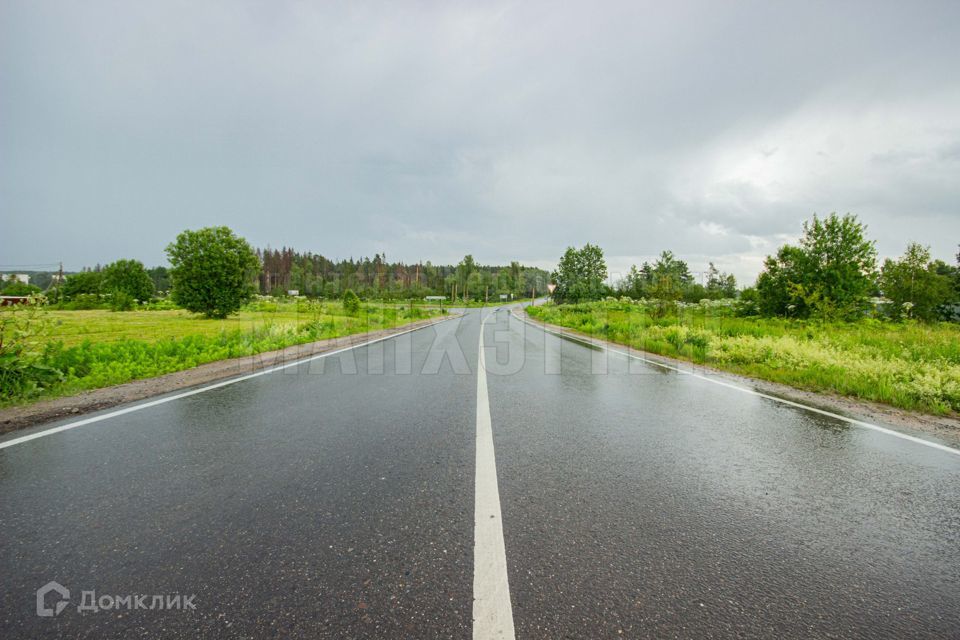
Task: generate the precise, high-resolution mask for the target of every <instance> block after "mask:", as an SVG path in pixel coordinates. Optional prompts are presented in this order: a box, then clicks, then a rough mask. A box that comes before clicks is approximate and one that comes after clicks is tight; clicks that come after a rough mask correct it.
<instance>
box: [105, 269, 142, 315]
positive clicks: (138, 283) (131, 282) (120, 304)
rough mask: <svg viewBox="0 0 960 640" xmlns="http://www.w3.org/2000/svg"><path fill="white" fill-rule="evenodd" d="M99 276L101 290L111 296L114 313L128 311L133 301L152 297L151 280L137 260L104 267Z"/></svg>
mask: <svg viewBox="0 0 960 640" xmlns="http://www.w3.org/2000/svg"><path fill="white" fill-rule="evenodd" d="M101 276H102V281H101V285H100V286H101V289H102V290H103V291H104V292H106V293H110V294H111V295H112V299H111V308H112V309H113V310H114V311H126V310H129V309H131V308H133V305H134V303H135V301H140V302H146V301H148V300H150V298H152V297H153V280H152V279H151V278H150V274H149V273H147V270H146V269H145V268H144V267H143V263H142V262H140V261H139V260H117V261H116V262H114V263H112V264H108V265H107V266H106V267H104V268H103V271H102V272H101Z"/></svg>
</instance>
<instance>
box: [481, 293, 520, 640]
mask: <svg viewBox="0 0 960 640" xmlns="http://www.w3.org/2000/svg"><path fill="white" fill-rule="evenodd" d="M480 313H481V318H482V314H483V311H481V312H480ZM495 313H496V312H494V314H495ZM491 315H493V314H491ZM489 318H490V316H487V319H489ZM486 322H487V320H486V319H481V321H480V352H479V355H478V356H477V472H476V494H475V499H474V507H473V522H474V530H473V540H474V542H473V638H474V640H489V639H490V638H504V639H507V640H513V638H514V630H513V609H512V608H511V606H510V585H509V583H508V581H507V552H506V548H505V547H504V543H503V521H502V518H501V515H500V490H499V488H498V486H497V461H496V457H495V455H494V451H493V426H492V424H491V422H490V397H489V395H488V393H487V368H486V364H485V362H484V358H483V327H484V325H485V324H486Z"/></svg>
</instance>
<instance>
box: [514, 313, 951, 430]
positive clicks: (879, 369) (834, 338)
mask: <svg viewBox="0 0 960 640" xmlns="http://www.w3.org/2000/svg"><path fill="white" fill-rule="evenodd" d="M528 312H529V313H530V315H532V316H534V317H536V318H537V319H539V320H543V321H545V322H548V323H551V324H556V325H559V326H563V327H568V328H571V329H575V330H577V331H581V332H583V333H586V334H588V335H591V336H594V337H598V338H603V339H606V340H610V341H611V342H617V343H620V344H625V345H628V346H631V347H634V348H636V349H641V350H644V351H647V352H650V353H656V354H661V355H667V356H672V357H675V358H681V359H685V360H690V361H692V362H697V363H702V364H707V365H710V366H714V367H717V368H720V369H725V370H729V371H733V372H736V373H741V374H745V375H749V376H753V377H757V378H761V379H764V380H770V381H773V382H781V383H785V384H789V385H792V386H795V387H799V388H803V389H808V390H813V391H827V392H833V393H838V394H842V395H847V396H853V397H857V398H863V399H866V400H872V401H877V402H883V403H886V404H890V405H893V406H896V407H900V408H904V409H913V410H919V411H925V412H929V413H935V414H945V413H952V412H957V411H960V326H958V325H956V324H952V323H937V324H919V323H914V322H905V323H894V322H886V321H880V320H875V319H863V320H861V321H858V322H829V323H827V322H815V321H801V320H785V319H778V318H740V317H736V316H734V315H732V313H731V312H730V311H729V309H726V308H724V307H722V306H710V305H695V306H692V307H686V308H681V309H678V310H677V311H676V312H675V313H672V314H669V315H666V316H664V317H656V315H655V314H654V313H652V310H651V309H650V308H648V307H647V306H646V305H643V304H633V303H629V302H621V301H607V302H597V303H589V304H580V305H562V306H557V305H553V304H546V305H543V306H538V307H530V308H528Z"/></svg>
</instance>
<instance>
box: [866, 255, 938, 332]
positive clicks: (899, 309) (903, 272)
mask: <svg viewBox="0 0 960 640" xmlns="http://www.w3.org/2000/svg"><path fill="white" fill-rule="evenodd" d="M951 285H952V283H951V281H950V278H949V277H948V276H946V275H941V274H940V273H937V270H936V267H935V265H934V263H933V262H932V261H931V260H930V249H929V248H928V247H923V246H921V245H919V244H917V243H915V242H911V243H910V244H909V245H907V250H906V252H905V253H904V254H903V256H902V257H901V258H900V259H899V260H890V259H887V260H886V261H885V262H884V263H883V268H882V269H881V272H880V289H881V291H882V292H883V295H884V296H885V297H886V298H887V299H889V300H890V302H891V303H892V304H890V305H889V313H890V315H891V316H893V317H894V318H900V317H903V316H906V317H908V318H918V319H920V320H926V321H930V320H934V319H936V317H937V308H938V307H939V306H940V305H942V304H944V303H946V302H947V301H949V300H950V299H951V297H952V296H953V290H952V286H951Z"/></svg>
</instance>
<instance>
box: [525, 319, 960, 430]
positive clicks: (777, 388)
mask: <svg viewBox="0 0 960 640" xmlns="http://www.w3.org/2000/svg"><path fill="white" fill-rule="evenodd" d="M513 313H514V315H515V316H517V317H521V316H520V314H518V313H517V311H514V312H513ZM522 319H524V320H526V321H527V322H531V323H534V324H536V325H538V326H543V327H546V328H548V329H550V330H552V331H555V332H557V333H562V334H564V335H568V336H570V337H573V338H576V339H577V340H579V341H583V342H587V343H590V344H593V345H597V346H604V345H607V344H615V345H616V346H617V348H618V349H620V350H622V351H625V352H628V353H631V354H633V355H636V356H639V357H642V358H644V359H646V360H649V361H651V362H658V363H660V364H664V365H667V366H670V367H676V368H678V369H681V370H684V371H695V372H697V373H699V374H709V375H711V376H717V377H718V378H721V379H723V380H724V381H728V382H731V383H734V384H738V385H740V386H744V387H749V388H751V389H754V390H756V391H759V392H760V393H765V394H768V395H771V396H776V397H778V398H784V399H786V400H791V401H793V402H799V403H802V404H806V405H809V406H811V407H815V408H817V409H823V410H824V411H831V412H833V413H837V414H840V415H843V416H847V417H849V418H853V419H856V420H862V421H864V422H871V423H877V424H880V425H882V426H886V427H890V428H892V429H896V430H897V431H901V432H903V433H908V434H910V435H916V436H922V435H930V436H933V437H935V438H937V439H939V440H942V441H943V442H944V443H945V444H948V445H950V446H954V447H960V416H957V415H943V416H938V415H931V414H926V413H919V412H916V411H907V410H905V409H898V408H896V407H891V406H889V405H885V404H881V403H878V402H870V401H867V400H860V399H858V398H850V397H847V396H841V395H837V394H833V393H823V392H818V391H807V390H805V389H798V388H796V387H791V386H789V385H785V384H780V383H777V382H768V381H766V380H761V379H758V378H751V377H749V376H744V375H739V374H736V373H731V372H729V371H724V370H722V369H717V368H714V367H710V366H707V365H702V364H694V363H692V362H690V361H688V360H681V359H678V358H671V357H670V356H662V355H658V354H654V353H649V352H646V351H640V350H639V349H634V348H632V347H628V346H626V345H623V344H619V343H611V342H608V341H605V340H600V339H597V338H593V337H591V336H588V335H586V334H584V333H580V332H579V331H575V330H573V329H568V328H567V327H561V326H559V325H554V324H549V323H544V322H543V321H541V320H537V319H535V318H531V317H530V316H528V315H526V313H525V312H524V313H523V316H522Z"/></svg>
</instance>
